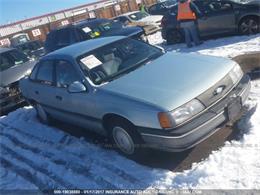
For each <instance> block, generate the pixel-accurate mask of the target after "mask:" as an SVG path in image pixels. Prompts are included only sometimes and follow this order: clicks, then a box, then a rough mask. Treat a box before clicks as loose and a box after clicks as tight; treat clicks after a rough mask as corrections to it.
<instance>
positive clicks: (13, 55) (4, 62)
mask: <svg viewBox="0 0 260 195" xmlns="http://www.w3.org/2000/svg"><path fill="white" fill-rule="evenodd" d="M27 61H29V59H28V57H27V56H26V55H25V54H23V53H22V52H20V51H18V50H10V51H7V52H4V53H1V54H0V71H4V70H7V69H8V68H11V67H13V66H18V65H21V64H23V63H25V62H27Z"/></svg>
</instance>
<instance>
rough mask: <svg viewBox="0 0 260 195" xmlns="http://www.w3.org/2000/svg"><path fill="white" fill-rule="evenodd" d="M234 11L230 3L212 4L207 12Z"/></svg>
mask: <svg viewBox="0 0 260 195" xmlns="http://www.w3.org/2000/svg"><path fill="white" fill-rule="evenodd" d="M231 9H232V5H231V4H230V3H228V2H212V3H209V4H208V5H207V6H206V10H208V11H209V12H211V13H213V12H222V11H229V10H231Z"/></svg>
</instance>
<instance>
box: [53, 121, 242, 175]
mask: <svg viewBox="0 0 260 195" xmlns="http://www.w3.org/2000/svg"><path fill="white" fill-rule="evenodd" d="M52 126H55V127H56V128H58V129H61V130H63V131H65V132H67V133H69V134H70V135H72V136H75V137H77V138H82V137H83V138H84V139H85V140H86V141H87V142H89V143H93V144H95V145H98V146H100V147H102V148H103V149H106V150H113V149H115V148H114V147H113V146H112V144H111V143H110V141H109V140H108V139H107V138H106V137H104V136H100V135H99V134H96V133H94V132H91V131H88V130H87V129H84V128H81V127H77V126H74V125H71V124H67V123H64V122H60V121H56V120H55V121H54V123H53V124H52ZM239 133H240V132H239V131H233V128H232V127H224V128H221V129H220V130H219V131H217V132H216V133H215V134H214V135H212V136H211V137H209V138H208V139H206V140H205V141H203V142H201V143H200V144H199V145H197V146H196V147H194V148H192V149H189V150H187V151H183V152H163V151H158V150H154V149H150V150H148V153H147V154H145V155H144V156H142V157H139V158H137V159H134V161H135V162H136V163H139V164H141V165H144V166H148V167H151V168H160V169H167V170H171V171H174V172H180V171H183V170H187V169H190V168H191V167H192V164H193V163H199V162H201V161H203V160H204V159H206V158H208V157H209V155H210V154H211V153H212V151H216V150H218V149H219V148H221V147H222V146H223V145H224V143H225V142H226V141H230V140H232V139H233V138H235V137H237V136H238V135H237V134H239ZM130 160H133V159H130Z"/></svg>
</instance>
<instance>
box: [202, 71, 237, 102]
mask: <svg viewBox="0 0 260 195" xmlns="http://www.w3.org/2000/svg"><path fill="white" fill-rule="evenodd" d="M233 86H234V85H233V82H232V80H231V78H230V76H229V75H227V76H225V77H224V78H223V79H221V80H220V81H219V82H217V83H216V84H215V85H214V86H212V87H211V88H209V89H208V90H207V91H206V92H204V93H202V94H201V95H199V96H198V99H199V100H200V101H201V102H202V103H203V104H204V105H205V106H206V107H208V106H210V105H211V104H213V103H214V102H216V101H217V100H219V99H220V98H221V97H223V96H224V95H225V94H227V93H228V92H229V91H230V90H231V89H232V87H233ZM219 87H220V88H222V91H221V92H220V93H216V90H217V88H219Z"/></svg>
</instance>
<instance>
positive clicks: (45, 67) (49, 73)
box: [36, 60, 53, 85]
mask: <svg viewBox="0 0 260 195" xmlns="http://www.w3.org/2000/svg"><path fill="white" fill-rule="evenodd" d="M36 80H37V81H39V82H41V83H43V84H46V85H52V84H53V61H50V60H48V61H43V62H41V63H40V64H39V68H38V73H37V77H36Z"/></svg>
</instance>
